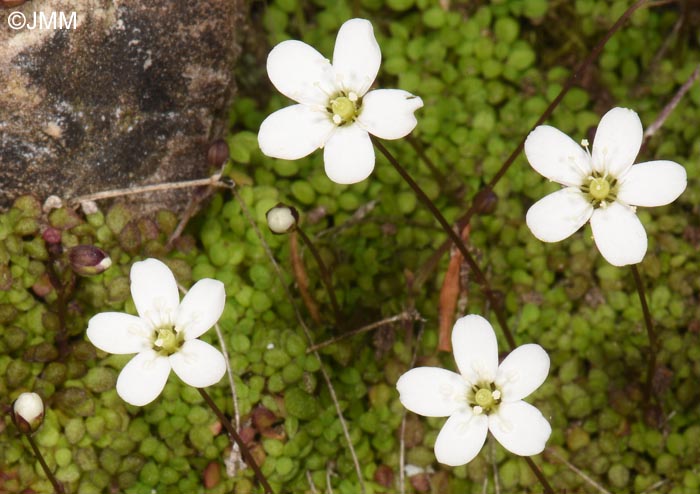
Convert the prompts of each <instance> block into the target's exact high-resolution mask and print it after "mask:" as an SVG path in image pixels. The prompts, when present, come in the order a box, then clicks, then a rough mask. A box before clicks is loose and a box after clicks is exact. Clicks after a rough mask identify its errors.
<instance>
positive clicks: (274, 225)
mask: <svg viewBox="0 0 700 494" xmlns="http://www.w3.org/2000/svg"><path fill="white" fill-rule="evenodd" d="M266 216H267V226H268V227H269V228H270V231H271V232H272V233H276V234H278V235H282V234H284V233H289V232H291V231H293V230H294V229H295V228H296V226H297V220H298V219H299V214H298V213H297V210H296V209H294V208H293V207H291V206H286V205H284V204H278V205H277V206H275V207H274V208H272V209H270V210H269V211H268V212H267V214H266Z"/></svg>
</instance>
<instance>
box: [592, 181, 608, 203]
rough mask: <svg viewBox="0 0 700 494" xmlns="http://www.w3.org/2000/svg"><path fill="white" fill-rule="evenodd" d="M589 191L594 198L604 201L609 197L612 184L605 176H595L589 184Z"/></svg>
mask: <svg viewBox="0 0 700 494" xmlns="http://www.w3.org/2000/svg"><path fill="white" fill-rule="evenodd" d="M588 191H589V194H591V196H592V197H593V198H594V199H597V200H599V201H602V200H603V199H605V198H606V197H608V193H609V192H610V184H609V183H608V181H607V180H605V179H604V178H594V179H591V183H590V185H589V186H588Z"/></svg>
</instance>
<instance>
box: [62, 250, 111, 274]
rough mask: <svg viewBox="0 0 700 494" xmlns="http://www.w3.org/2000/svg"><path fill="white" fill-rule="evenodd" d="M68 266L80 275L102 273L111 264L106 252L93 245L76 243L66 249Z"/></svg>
mask: <svg viewBox="0 0 700 494" xmlns="http://www.w3.org/2000/svg"><path fill="white" fill-rule="evenodd" d="M68 260H69V261H70V266H71V268H72V269H73V271H75V273H76V274H79V275H80V276H90V275H95V274H100V273H104V272H105V271H106V270H107V268H109V267H110V266H111V265H112V259H110V258H109V256H108V255H107V253H106V252H105V251H103V250H102V249H99V248H97V247H95V246H94V245H77V246H75V247H73V248H71V249H70V250H69V251H68Z"/></svg>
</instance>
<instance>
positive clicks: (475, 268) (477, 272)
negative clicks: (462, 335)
mask: <svg viewBox="0 0 700 494" xmlns="http://www.w3.org/2000/svg"><path fill="white" fill-rule="evenodd" d="M372 142H373V143H374V145H375V147H376V148H377V149H378V150H379V151H380V152H381V153H382V154H383V155H384V156H385V157H386V159H387V160H389V163H391V165H392V166H393V167H394V169H395V170H396V171H397V172H399V175H401V177H402V178H403V179H404V180H405V181H406V183H408V185H409V186H410V187H411V189H413V191H414V192H415V194H416V195H417V196H418V198H419V199H420V200H421V202H423V204H425V206H426V207H427V208H428V209H429V210H430V212H431V213H432V214H433V216H434V217H435V219H436V220H437V221H438V223H440V226H442V229H443V230H445V233H447V235H448V236H449V238H450V239H452V242H453V243H454V244H455V246H456V247H457V249H459V251H460V252H461V253H462V257H464V260H465V261H466V262H467V264H468V265H469V268H470V269H471V270H472V272H473V273H474V276H475V277H476V279H477V281H478V282H479V284H480V285H481V288H482V290H483V291H484V294H485V295H486V298H487V299H488V301H489V303H490V304H491V307H492V308H493V310H494V312H495V313H496V318H497V319H498V323H499V324H500V326H501V329H502V330H503V334H504V335H505V337H506V340H508V345H509V346H510V348H511V350H512V349H514V348H515V346H516V345H515V338H513V334H512V333H511V331H510V329H509V328H508V322H507V321H506V317H505V314H504V313H503V310H502V307H501V304H500V303H498V301H497V300H496V298H495V297H494V294H493V291H492V290H491V287H490V286H489V283H488V280H487V279H486V276H485V275H484V273H483V272H482V271H481V268H479V265H478V264H477V263H476V261H475V260H474V258H473V257H472V255H471V254H470V253H469V250H467V246H466V245H464V241H463V240H462V238H461V237H460V236H459V235H457V233H455V231H454V230H453V229H452V227H451V226H450V224H449V223H448V222H447V220H446V219H445V217H444V216H443V215H442V213H441V212H440V210H438V208H437V207H436V206H435V204H434V203H433V201H431V200H430V198H429V197H428V196H427V195H426V194H425V192H423V189H421V188H420V185H418V184H417V183H416V182H415V180H413V178H411V176H410V175H409V174H408V172H407V171H406V170H405V169H404V167H403V166H401V164H400V163H399V162H398V160H397V159H396V158H394V155H392V154H391V152H389V150H388V149H387V148H385V147H384V145H383V144H382V143H381V142H379V140H377V139H376V138H375V137H374V136H372Z"/></svg>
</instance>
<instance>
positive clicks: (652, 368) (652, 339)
mask: <svg viewBox="0 0 700 494" xmlns="http://www.w3.org/2000/svg"><path fill="white" fill-rule="evenodd" d="M632 274H633V275H634V283H635V285H637V294H639V301H640V302H641V304H642V312H643V313H644V324H645V326H646V328H647V337H648V338H649V360H648V363H647V382H646V384H645V385H644V405H645V407H648V406H649V404H650V400H651V392H652V388H653V381H654V373H655V372H656V332H655V331H654V323H653V321H652V319H651V312H649V306H648V305H647V297H646V295H645V294H644V283H643V282H642V277H641V275H640V274H639V270H638V269H637V265H636V264H632Z"/></svg>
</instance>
